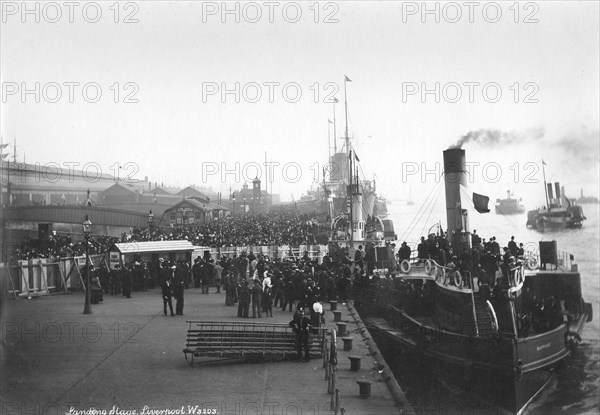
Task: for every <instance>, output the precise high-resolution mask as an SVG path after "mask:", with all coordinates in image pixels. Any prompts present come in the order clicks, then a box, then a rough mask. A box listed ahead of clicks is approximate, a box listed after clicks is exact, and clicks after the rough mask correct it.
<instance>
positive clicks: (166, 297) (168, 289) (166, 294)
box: [161, 258, 175, 316]
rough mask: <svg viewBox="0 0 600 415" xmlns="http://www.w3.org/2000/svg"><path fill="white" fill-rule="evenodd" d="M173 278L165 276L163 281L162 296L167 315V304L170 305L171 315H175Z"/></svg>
mask: <svg viewBox="0 0 600 415" xmlns="http://www.w3.org/2000/svg"><path fill="white" fill-rule="evenodd" d="M161 259H162V258H161ZM172 284H173V280H172V279H171V278H164V279H163V282H162V297H163V307H164V314H165V316H166V315H167V304H168V305H169V310H170V311H171V315H172V316H174V315H175V313H173V300H172V299H171V297H172V296H173V287H172Z"/></svg>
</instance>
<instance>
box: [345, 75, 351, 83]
mask: <svg viewBox="0 0 600 415" xmlns="http://www.w3.org/2000/svg"><path fill="white" fill-rule="evenodd" d="M344 78H346V79H344V81H346V82H352V79H350V78H348V76H347V75H344Z"/></svg>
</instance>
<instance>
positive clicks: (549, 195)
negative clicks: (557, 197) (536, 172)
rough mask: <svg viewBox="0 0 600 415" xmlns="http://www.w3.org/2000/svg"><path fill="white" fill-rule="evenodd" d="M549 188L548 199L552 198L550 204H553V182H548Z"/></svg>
mask: <svg viewBox="0 0 600 415" xmlns="http://www.w3.org/2000/svg"><path fill="white" fill-rule="evenodd" d="M546 187H547V189H548V200H550V204H552V199H554V193H553V192H552V183H548V184H546Z"/></svg>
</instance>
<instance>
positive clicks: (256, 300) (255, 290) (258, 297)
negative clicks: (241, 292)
mask: <svg viewBox="0 0 600 415" xmlns="http://www.w3.org/2000/svg"><path fill="white" fill-rule="evenodd" d="M262 293H263V290H262V287H261V285H260V281H259V280H254V285H253V286H252V288H250V296H251V298H252V318H256V313H257V310H258V318H262V315H261V308H262V306H261V302H262Z"/></svg>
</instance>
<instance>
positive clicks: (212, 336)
mask: <svg viewBox="0 0 600 415" xmlns="http://www.w3.org/2000/svg"><path fill="white" fill-rule="evenodd" d="M187 323H188V324H189V327H188V331H187V340H186V344H185V349H183V353H184V355H185V360H186V361H187V362H188V363H189V364H190V365H193V364H194V357H202V356H207V357H221V358H239V359H249V360H271V359H288V358H296V356H297V351H296V334H295V333H294V331H293V330H292V328H291V327H289V326H288V325H287V324H261V323H223V322H212V321H187ZM325 332H326V329H325V328H318V329H317V328H315V329H312V330H311V333H310V334H309V338H308V341H309V347H310V349H309V350H310V357H311V358H320V357H321V356H322V348H323V345H324V339H325Z"/></svg>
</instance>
